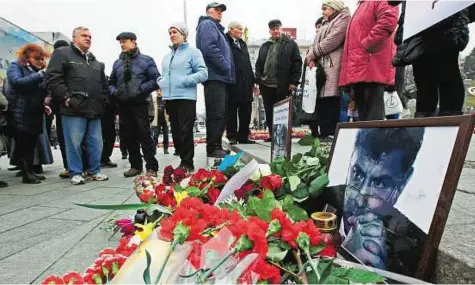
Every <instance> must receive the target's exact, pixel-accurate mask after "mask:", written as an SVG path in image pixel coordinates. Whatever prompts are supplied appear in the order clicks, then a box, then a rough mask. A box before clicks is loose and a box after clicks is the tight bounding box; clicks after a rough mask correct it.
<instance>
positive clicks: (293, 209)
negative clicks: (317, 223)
mask: <svg viewBox="0 0 475 285" xmlns="http://www.w3.org/2000/svg"><path fill="white" fill-rule="evenodd" d="M284 212H285V213H287V214H288V215H289V217H290V218H291V219H292V220H293V221H295V222H298V221H306V220H308V214H307V211H305V210H304V209H302V208H300V207H299V206H297V205H295V204H293V205H291V206H288V207H287V209H284Z"/></svg>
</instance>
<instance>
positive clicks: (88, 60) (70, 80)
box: [47, 44, 109, 119]
mask: <svg viewBox="0 0 475 285" xmlns="http://www.w3.org/2000/svg"><path fill="white" fill-rule="evenodd" d="M47 74H48V87H49V88H50V90H51V92H52V94H53V97H55V98H56V99H57V100H58V101H59V102H60V113H61V114H62V115H65V116H77V117H85V118H89V119H98V118H100V117H101V116H102V115H103V114H104V108H105V106H106V96H108V95H109V90H108V86H107V80H106V76H105V74H104V64H103V63H102V62H99V61H97V60H96V57H95V56H94V55H93V54H92V53H88V54H87V57H86V56H85V55H84V54H82V52H81V51H80V50H79V49H78V48H77V47H75V46H74V45H73V44H71V46H68V47H61V48H58V49H56V50H55V51H54V53H53V55H52V57H51V60H50V63H49V65H48V69H47ZM68 99H69V107H66V105H65V102H66V100H68Z"/></svg>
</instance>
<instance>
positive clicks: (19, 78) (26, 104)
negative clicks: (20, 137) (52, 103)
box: [7, 61, 46, 134]
mask: <svg viewBox="0 0 475 285" xmlns="http://www.w3.org/2000/svg"><path fill="white" fill-rule="evenodd" d="M7 77H8V82H9V86H8V88H9V90H8V94H9V100H10V101H9V111H8V112H9V116H8V118H9V119H8V120H9V123H10V124H11V127H12V129H13V130H15V131H18V132H25V133H29V134H39V133H42V131H43V113H44V106H43V100H44V98H45V97H46V82H45V78H44V77H43V76H42V75H41V74H40V73H39V72H37V71H34V70H33V69H32V67H28V66H26V65H23V64H20V63H19V62H17V61H14V62H12V63H11V64H10V66H9V67H8V71H7Z"/></svg>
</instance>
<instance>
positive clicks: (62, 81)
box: [47, 27, 108, 185]
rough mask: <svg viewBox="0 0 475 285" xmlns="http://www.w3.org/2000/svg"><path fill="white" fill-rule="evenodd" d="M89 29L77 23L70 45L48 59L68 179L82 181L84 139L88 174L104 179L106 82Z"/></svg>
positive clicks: (49, 82) (100, 179) (48, 72)
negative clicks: (103, 147)
mask: <svg viewBox="0 0 475 285" xmlns="http://www.w3.org/2000/svg"><path fill="white" fill-rule="evenodd" d="M90 46H91V33H90V32H89V30H88V29H87V28H84V27H78V28H76V29H74V31H73V42H72V43H71V46H69V47H60V48H58V49H57V50H55V52H54V53H53V56H52V58H51V61H50V63H49V66H48V69H47V74H48V85H49V88H50V89H51V92H52V94H53V96H54V97H55V99H57V100H59V102H60V113H61V116H62V123H63V127H64V128H63V132H64V140H65V144H66V153H67V161H68V167H69V174H70V176H71V183H72V184H73V185H78V184H84V182H85V181H84V178H83V177H82V176H81V174H82V172H83V163H82V150H81V143H82V141H83V139H84V138H85V139H86V151H87V158H88V166H89V169H88V174H89V175H91V178H92V179H93V180H97V181H104V180H107V179H108V177H107V176H106V175H104V174H101V172H100V171H101V153H102V134H101V116H102V115H103V113H104V108H105V105H106V99H105V96H106V95H107V92H108V90H107V83H106V77H105V74H104V64H103V63H101V62H99V61H97V60H96V58H95V57H94V55H93V54H92V53H90V52H89V48H90Z"/></svg>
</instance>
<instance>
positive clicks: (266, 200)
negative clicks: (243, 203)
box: [247, 190, 280, 222]
mask: <svg viewBox="0 0 475 285" xmlns="http://www.w3.org/2000/svg"><path fill="white" fill-rule="evenodd" d="M275 208H280V203H279V201H277V200H276V199H275V197H274V194H273V193H272V191H268V190H267V191H265V192H264V195H263V198H262V199H259V198H257V197H250V198H249V200H248V212H247V214H248V215H250V216H257V217H259V218H261V219H263V220H265V221H267V222H270V216H271V212H272V210H274V209H275Z"/></svg>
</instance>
